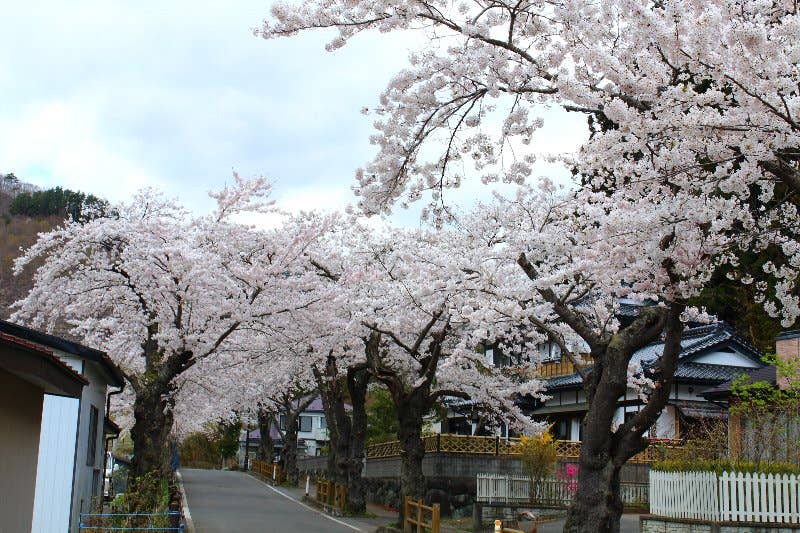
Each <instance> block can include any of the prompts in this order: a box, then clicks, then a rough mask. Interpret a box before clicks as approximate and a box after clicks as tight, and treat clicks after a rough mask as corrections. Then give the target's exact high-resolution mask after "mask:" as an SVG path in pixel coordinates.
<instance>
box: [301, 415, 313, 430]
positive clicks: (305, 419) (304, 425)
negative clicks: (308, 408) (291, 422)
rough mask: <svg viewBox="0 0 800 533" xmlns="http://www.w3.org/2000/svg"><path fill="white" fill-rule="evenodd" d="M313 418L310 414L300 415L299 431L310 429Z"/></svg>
mask: <svg viewBox="0 0 800 533" xmlns="http://www.w3.org/2000/svg"><path fill="white" fill-rule="evenodd" d="M313 421H314V419H313V418H311V417H310V416H301V417H300V431H311V422H313Z"/></svg>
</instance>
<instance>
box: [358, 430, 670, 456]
mask: <svg viewBox="0 0 800 533" xmlns="http://www.w3.org/2000/svg"><path fill="white" fill-rule="evenodd" d="M422 441H423V444H424V445H425V452H426V453H451V454H469V455H519V454H520V451H519V443H520V439H517V438H514V437H479V436H471V435H447V434H442V435H428V436H425V437H423V438H422ZM555 443H556V448H557V450H558V456H559V458H560V459H566V460H577V459H578V457H580V454H581V443H580V441H571V440H557V441H555ZM679 445H680V443H679V441H675V442H666V443H665V442H661V443H659V444H658V445H655V444H654V445H651V446H650V447H649V448H647V449H646V450H645V451H643V452H641V453H639V454H638V455H636V456H635V457H633V459H631V460H630V462H632V463H652V462H654V461H658V460H660V459H662V452H661V446H665V447H666V448H668V449H674V448H676V447H679ZM399 456H400V442H399V441H396V440H394V441H389V442H381V443H378V444H371V445H370V446H367V457H368V458H370V459H379V458H383V457H399Z"/></svg>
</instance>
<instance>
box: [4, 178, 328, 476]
mask: <svg viewBox="0 0 800 533" xmlns="http://www.w3.org/2000/svg"><path fill="white" fill-rule="evenodd" d="M269 190H270V187H269V184H268V183H267V182H266V181H265V180H263V179H255V180H251V181H247V180H243V179H240V178H239V177H238V176H234V184H233V185H232V186H231V187H226V188H225V189H223V190H222V191H221V192H219V193H215V194H212V195H211V196H212V197H213V198H214V199H215V200H216V202H217V207H216V209H215V210H214V212H213V213H211V214H209V215H206V216H192V215H190V214H189V213H188V212H187V211H186V210H185V209H184V208H183V207H181V206H180V205H179V204H178V203H177V202H176V201H174V200H169V199H166V198H164V197H163V196H162V195H160V194H158V193H157V192H155V191H152V190H146V191H143V192H140V193H138V194H137V195H136V196H135V197H134V198H132V199H131V201H130V202H129V203H123V204H120V205H118V206H115V207H114V208H113V209H111V210H110V211H109V215H107V216H104V217H100V218H95V219H93V220H90V221H83V222H74V221H67V222H65V224H64V225H63V226H61V227H59V228H57V229H55V230H53V231H51V232H49V233H45V234H43V235H41V236H40V238H39V240H38V242H37V243H36V244H34V245H33V246H32V247H31V248H29V249H28V250H26V251H25V253H24V255H23V256H22V257H20V258H19V259H18V260H17V262H16V264H15V270H16V272H20V271H21V270H22V269H23V268H25V267H26V266H27V265H29V264H30V263H31V262H33V261H35V260H37V259H41V260H43V264H42V265H41V266H40V267H38V268H37V269H36V271H35V274H34V280H35V283H34V287H33V289H32V290H31V292H30V293H29V295H28V296H27V297H26V298H25V299H23V300H21V301H19V302H17V303H16V304H15V306H16V312H15V313H14V315H13V317H12V318H13V319H14V320H17V321H23V322H28V323H30V324H31V325H33V326H36V327H44V328H47V329H52V328H53V327H55V326H56V325H59V324H66V325H67V326H68V327H69V328H70V331H71V332H72V333H73V334H74V335H76V336H78V337H81V338H83V339H84V340H85V342H87V343H88V344H90V345H93V346H98V347H100V348H102V349H104V350H105V351H106V352H108V353H109V354H110V356H111V357H112V358H113V360H114V361H115V363H116V364H117V365H118V366H119V367H120V368H121V370H122V371H123V373H124V375H125V378H126V380H127V381H128V382H129V383H130V385H131V388H132V389H133V392H134V394H135V398H134V400H133V408H132V411H133V420H134V422H133V427H132V428H131V437H132V440H133V444H134V460H133V468H132V477H134V478H136V477H139V476H142V475H144V474H146V473H148V472H154V471H155V472H163V471H165V470H166V464H167V463H166V461H165V452H166V450H167V449H168V446H167V440H168V437H169V434H170V432H171V431H172V429H173V422H174V414H173V408H174V406H175V402H176V393H177V390H178V386H179V385H181V381H182V377H183V376H188V375H190V373H191V372H192V371H195V372H197V373H200V372H202V369H203V368H205V367H206V365H204V364H199V363H203V362H205V361H207V360H210V359H214V358H216V357H220V356H221V354H226V355H227V356H228V357H233V355H231V353H232V352H226V348H227V347H228V346H229V343H231V342H233V341H234V340H235V338H236V336H237V335H239V334H240V333H241V332H242V331H244V330H248V329H251V328H253V327H256V326H257V325H261V324H264V323H265V322H268V321H270V320H272V319H274V318H275V317H279V316H281V315H284V314H287V313H290V312H292V311H293V310H296V309H301V308H303V307H305V306H307V305H309V304H310V302H309V301H308V300H307V299H305V296H304V293H303V292H302V291H299V290H296V288H295V287H293V286H291V281H292V279H293V277H292V276H291V275H290V273H291V272H292V265H293V264H294V263H295V260H296V258H297V257H299V256H300V255H302V253H303V250H304V249H305V247H306V246H307V245H308V243H309V242H310V241H311V240H313V239H314V238H315V236H316V235H318V234H319V232H322V231H324V229H323V228H313V229H310V228H308V227H305V226H301V225H293V224H292V223H291V222H289V223H287V224H285V225H284V226H282V227H281V228H280V229H278V230H274V231H261V230H257V229H255V228H253V227H250V226H246V225H243V224H240V223H237V222H236V218H237V217H240V216H242V215H243V214H246V213H253V212H256V213H265V212H272V211H274V207H272V205H271V202H269V199H268V195H269ZM251 349H257V347H255V346H254V347H251ZM195 367H196V368H195ZM204 379H205V380H211V379H213V375H205V376H204V377H203V378H199V377H198V376H197V375H195V379H194V382H202V381H203V380H204Z"/></svg>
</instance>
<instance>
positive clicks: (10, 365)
mask: <svg viewBox="0 0 800 533" xmlns="http://www.w3.org/2000/svg"><path fill="white" fill-rule="evenodd" d="M0 354H2V357H0V368H1V369H3V370H5V371H6V372H8V373H10V374H14V375H15V376H17V377H18V378H20V379H22V380H24V381H27V382H28V383H31V384H33V385H34V386H36V387H38V388H40V389H42V390H43V391H44V392H46V393H48V394H58V395H61V396H70V397H73V398H79V397H80V395H81V390H82V389H83V387H84V386H86V385H88V383H89V382H88V381H86V378H84V377H83V376H81V375H80V374H78V373H77V372H75V371H74V370H72V369H71V368H70V367H69V366H68V365H66V364H65V363H64V362H63V361H61V360H60V359H59V358H58V357H56V356H55V355H54V354H53V352H52V351H50V350H47V349H45V348H43V347H42V346H40V345H38V344H35V343H32V342H29V341H27V340H25V339H21V338H19V337H15V336H14V335H9V334H8V333H0Z"/></svg>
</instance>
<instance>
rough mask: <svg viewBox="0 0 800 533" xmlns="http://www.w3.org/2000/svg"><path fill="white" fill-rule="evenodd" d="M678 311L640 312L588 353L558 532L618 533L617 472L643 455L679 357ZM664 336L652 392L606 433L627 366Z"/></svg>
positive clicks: (674, 307) (672, 308)
mask: <svg viewBox="0 0 800 533" xmlns="http://www.w3.org/2000/svg"><path fill="white" fill-rule="evenodd" d="M683 309H684V307H683V306H682V305H679V304H672V305H671V306H670V308H669V311H668V312H667V313H665V314H661V311H658V310H648V311H642V312H641V314H640V316H639V318H637V319H636V320H635V321H634V322H633V323H632V324H631V325H630V326H628V327H626V328H624V329H622V330H620V331H619V332H618V333H617V334H615V335H614V336H613V337H612V338H611V339H610V340H609V342H607V343H605V344H603V345H600V346H598V347H596V348H595V349H593V352H592V354H591V356H592V359H593V360H594V362H595V365H594V367H593V368H592V370H591V371H590V372H589V373H588V375H587V376H586V379H585V383H584V388H585V390H586V397H587V400H588V403H589V410H588V411H587V413H586V416H585V417H584V419H583V422H582V424H583V440H582V442H581V456H580V461H579V464H580V469H579V470H578V490H577V492H576V493H575V498H574V500H573V502H572V504H571V505H570V507H569V510H568V512H567V521H566V523H565V524H564V532H568V533H594V532H597V531H599V532H604V533H605V532H609V533H617V532H619V526H620V518H621V517H622V510H623V503H622V499H621V497H620V470H621V469H622V466H623V465H624V464H625V463H626V462H627V461H628V460H629V459H630V458H631V457H633V456H634V455H636V454H637V453H639V452H641V451H643V450H645V449H646V448H647V446H648V444H649V443H648V441H647V439H646V438H645V437H644V434H645V433H646V432H647V430H648V429H649V428H650V427H651V426H652V425H653V423H655V421H656V419H657V418H658V416H659V414H660V413H661V411H662V409H663V408H664V406H665V405H666V404H667V400H668V399H669V392H670V390H671V389H672V382H673V376H674V373H675V368H676V367H677V361H678V356H679V354H680V351H681V346H680V338H681V334H682V332H683V324H682V323H681V321H680V315H681V313H682V312H683ZM662 332H663V333H664V351H663V354H662V356H661V358H660V359H659V361H658V363H657V365H656V366H654V367H653V368H652V369H651V372H652V376H653V378H655V379H654V381H655V382H656V383H657V386H656V387H655V388H654V389H653V390H652V391H650V393H649V395H648V398H647V402H646V403H645V405H644V406H642V407H641V408H640V409H639V411H637V412H636V414H634V416H633V417H632V418H631V419H630V420H628V421H625V422H624V423H622V424H621V425H620V426H619V427H618V428H614V427H612V423H613V420H614V413H615V412H616V410H617V404H618V399H619V398H620V397H621V396H623V395H624V394H625V393H626V391H627V390H628V364H629V362H630V360H631V357H632V356H633V354H634V353H635V352H636V351H637V350H638V349H639V348H641V347H642V346H644V345H646V344H648V343H649V342H651V341H652V340H655V339H657V338H658V337H659V335H660V334H661V333H662Z"/></svg>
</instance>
